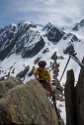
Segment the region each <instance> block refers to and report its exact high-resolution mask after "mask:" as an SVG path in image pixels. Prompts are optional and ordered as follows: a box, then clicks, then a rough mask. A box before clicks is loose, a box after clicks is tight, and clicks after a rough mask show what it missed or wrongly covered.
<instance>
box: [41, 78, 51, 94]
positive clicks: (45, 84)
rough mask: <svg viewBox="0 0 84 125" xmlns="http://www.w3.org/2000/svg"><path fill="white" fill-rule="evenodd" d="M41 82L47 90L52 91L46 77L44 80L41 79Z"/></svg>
mask: <svg viewBox="0 0 84 125" xmlns="http://www.w3.org/2000/svg"><path fill="white" fill-rule="evenodd" d="M39 82H40V84H41V85H42V86H43V87H44V88H45V89H46V90H47V91H49V92H51V90H50V86H49V84H48V82H47V81H46V79H44V80H39Z"/></svg>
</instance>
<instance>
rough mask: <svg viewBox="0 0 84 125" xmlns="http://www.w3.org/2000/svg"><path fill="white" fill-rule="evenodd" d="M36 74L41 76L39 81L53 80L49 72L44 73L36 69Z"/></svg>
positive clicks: (44, 71)
mask: <svg viewBox="0 0 84 125" xmlns="http://www.w3.org/2000/svg"><path fill="white" fill-rule="evenodd" d="M34 74H38V75H39V80H44V79H46V78H51V75H50V72H49V70H47V69H44V70H43V71H41V70H40V68H39V67H36V68H35V69H34Z"/></svg>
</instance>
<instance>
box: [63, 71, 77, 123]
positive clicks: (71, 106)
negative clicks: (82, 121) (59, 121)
mask: <svg viewBox="0 0 84 125" xmlns="http://www.w3.org/2000/svg"><path fill="white" fill-rule="evenodd" d="M75 102H76V100H75V88H74V73H73V70H69V71H68V72H67V81H66V85H65V107H66V125H75V116H76V114H75Z"/></svg>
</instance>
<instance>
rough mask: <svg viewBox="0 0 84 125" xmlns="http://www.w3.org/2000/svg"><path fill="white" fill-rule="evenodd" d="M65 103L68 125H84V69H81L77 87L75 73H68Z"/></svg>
mask: <svg viewBox="0 0 84 125" xmlns="http://www.w3.org/2000/svg"><path fill="white" fill-rule="evenodd" d="M83 63H84V59H83ZM65 103H66V125H84V67H82V68H81V71H80V74H79V78H78V82H77V84H76V86H74V73H73V71H72V70H70V71H68V72H67V81H66V87H65Z"/></svg>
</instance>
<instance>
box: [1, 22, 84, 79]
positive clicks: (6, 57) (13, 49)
mask: <svg viewBox="0 0 84 125" xmlns="http://www.w3.org/2000/svg"><path fill="white" fill-rule="evenodd" d="M82 22H83V21H82ZM78 26H79V29H78V30H77V31H74V30H73V28H72V29H68V30H66V29H63V30H62V29H59V28H57V27H55V26H54V25H53V24H51V23H48V24H46V25H45V26H43V27H42V26H40V25H37V24H35V23H33V22H29V21H22V22H21V23H19V24H17V25H16V24H12V25H9V26H6V27H4V28H0V60H1V68H2V69H3V72H2V71H1V76H4V75H6V74H8V72H10V75H15V76H16V75H17V74H18V73H19V72H20V71H22V70H23V69H24V65H25V66H27V65H29V66H30V71H31V70H32V67H33V66H36V65H37V63H36V64H35V63H34V62H35V60H37V59H38V58H40V59H45V60H46V59H47V60H48V61H47V65H48V66H47V67H49V66H50V62H53V60H52V59H51V56H52V55H53V53H55V52H56V53H57V56H58V58H59V57H60V56H62V57H63V58H64V59H58V62H59V63H60V67H62V68H60V73H59V77H60V75H61V74H62V71H63V68H64V67H63V66H61V64H62V62H63V64H64V65H65V63H66V60H67V59H68V53H66V54H65V53H64V50H66V48H67V47H68V46H69V43H72V44H73V46H74V49H75V51H77V49H78V46H81V45H82V46H81V49H83V48H84V47H83V44H84V42H83V40H84V38H83V36H82V35H81V33H83V26H84V25H83V23H82V28H81V24H80V23H79V24H78ZM78 34H79V35H80V36H81V37H80V38H79V36H78ZM77 56H78V57H79V59H80V61H81V60H82V57H83V53H82V54H81V55H80V52H79V51H77ZM14 58H15V59H14ZM18 60H19V61H18ZM31 60H32V61H31ZM64 60H65V61H64ZM11 62H12V63H11ZM7 63H9V66H8V64H7ZM20 63H21V64H20ZM5 64H6V65H7V66H6V65H5ZM63 64H62V65H63ZM10 67H13V68H11V70H14V69H15V70H14V74H13V73H12V71H11V70H10ZM70 67H73V65H72V66H70ZM30 78H31V77H30ZM30 78H29V77H28V75H27V76H26V78H25V79H27V80H28V79H30Z"/></svg>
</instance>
